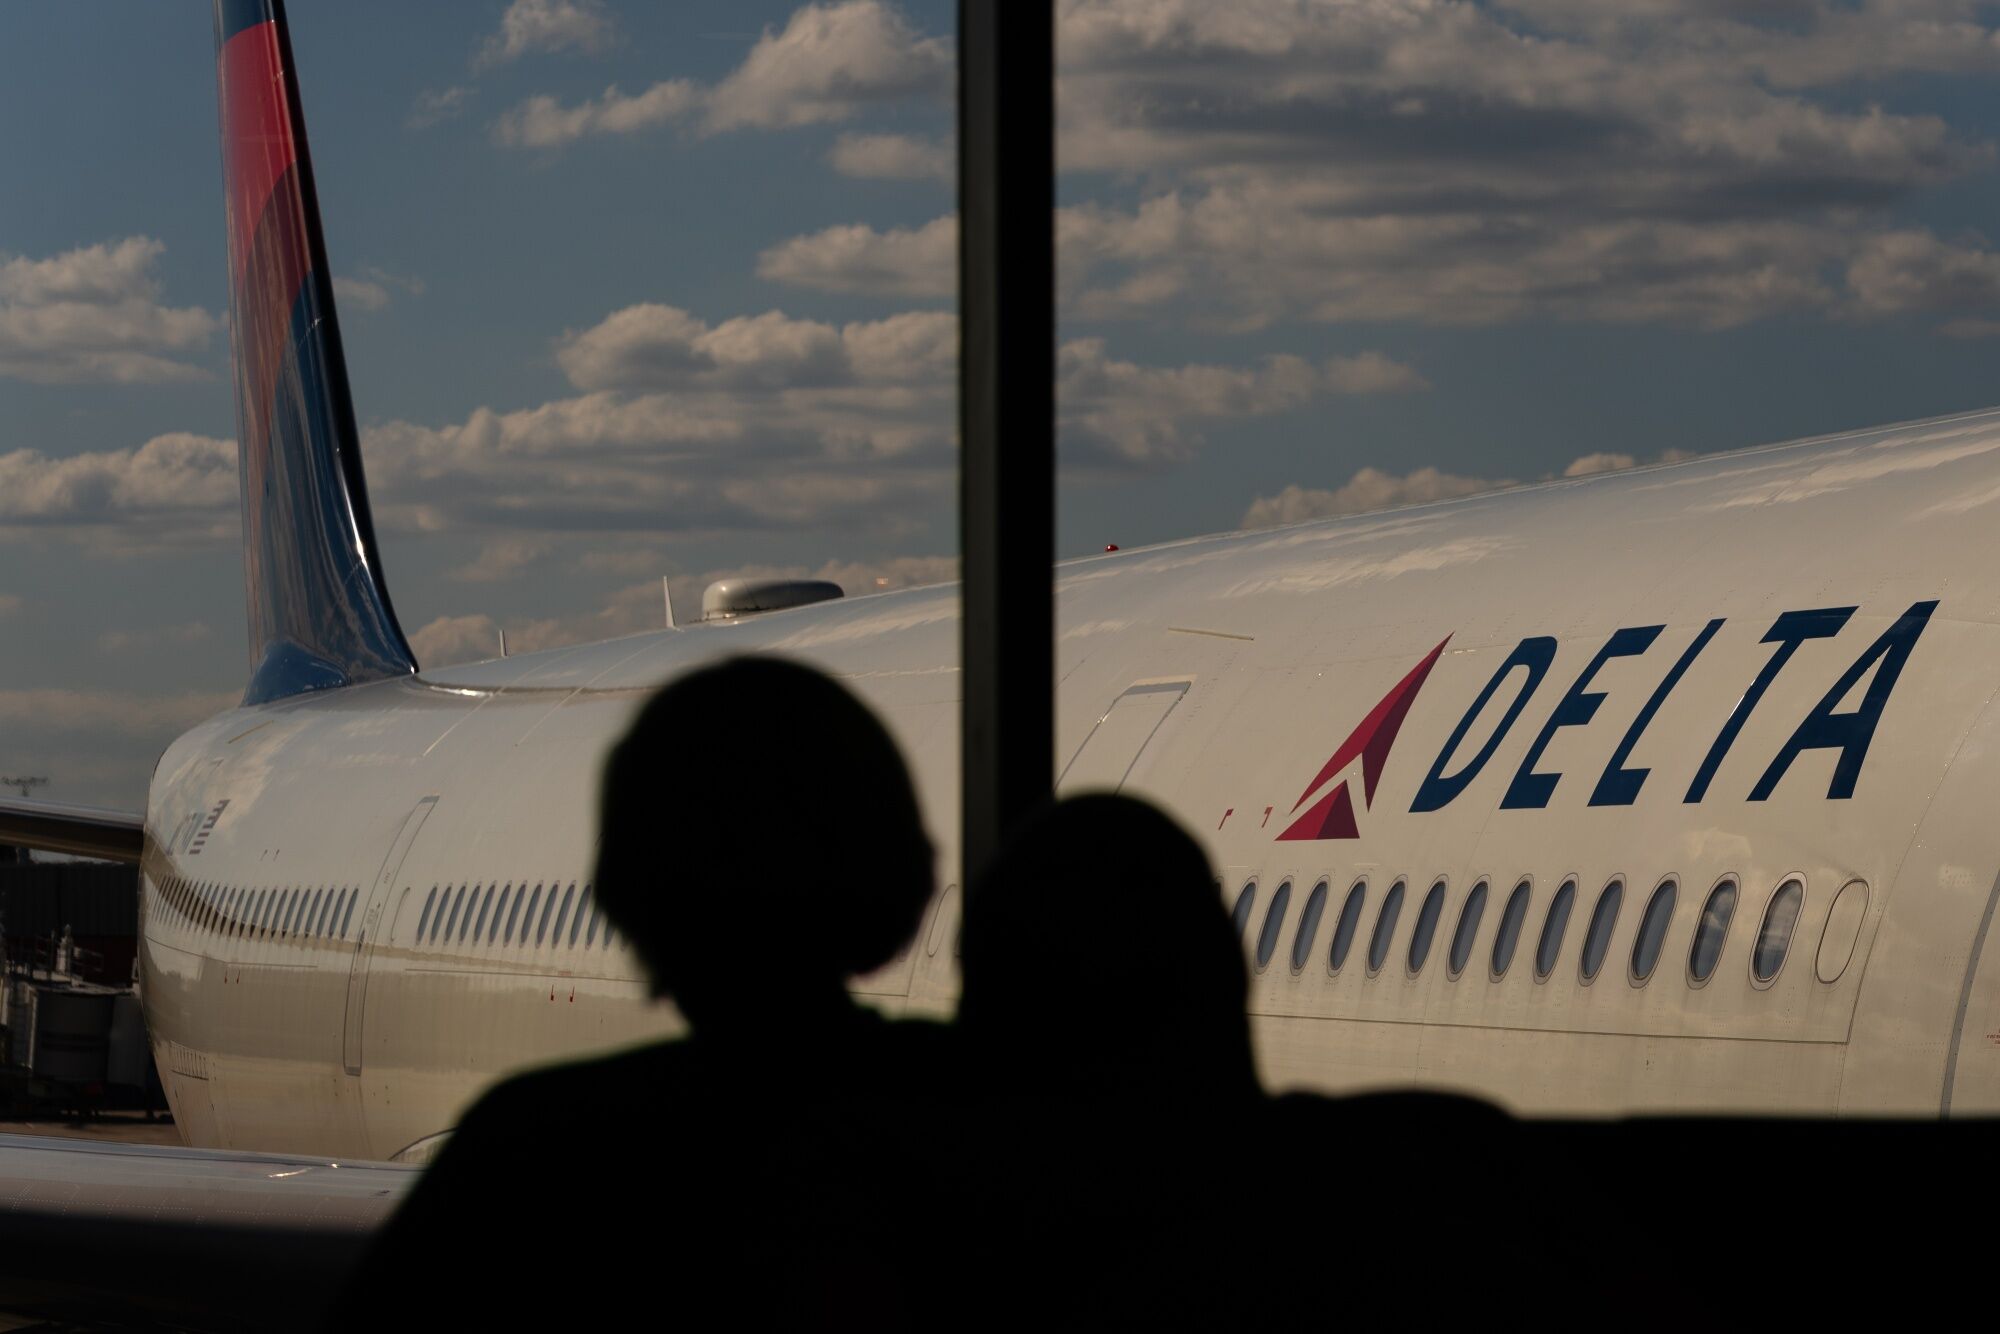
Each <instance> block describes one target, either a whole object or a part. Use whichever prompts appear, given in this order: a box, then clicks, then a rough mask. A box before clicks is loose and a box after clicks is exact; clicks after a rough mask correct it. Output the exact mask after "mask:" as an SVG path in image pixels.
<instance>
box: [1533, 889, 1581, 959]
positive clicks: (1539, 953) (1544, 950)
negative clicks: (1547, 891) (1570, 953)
mask: <svg viewBox="0 0 2000 1334" xmlns="http://www.w3.org/2000/svg"><path fill="white" fill-rule="evenodd" d="M1574 907H1576V881H1574V880H1565V881H1563V883H1562V888H1561V889H1558V890H1557V891H1556V896H1555V897H1554V898H1553V899H1550V900H1549V915H1548V916H1547V917H1546V918H1544V919H1543V920H1542V943H1541V944H1540V945H1539V946H1537V947H1536V949H1535V977H1536V979H1537V980H1545V979H1547V977H1548V975H1549V974H1550V973H1553V972H1554V971H1555V970H1556V960H1557V959H1558V958H1560V957H1561V956H1562V946H1563V937H1564V936H1565V935H1567V934H1568V933H1569V914H1570V909H1572V908H1574Z"/></svg>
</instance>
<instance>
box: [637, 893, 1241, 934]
mask: <svg viewBox="0 0 2000 1334" xmlns="http://www.w3.org/2000/svg"><path fill="white" fill-rule="evenodd" d="M1256 902H1257V882H1256V881H1255V880H1246V881H1244V882H1243V892H1242V893H1241V894H1238V895H1237V896H1236V907H1235V908H1233V909H1232V910H1231V911H1230V914H1229V920H1230V922H1231V923H1232V924H1234V925H1235V927H1236V938H1237V939H1238V940H1241V939H1243V933H1244V932H1245V931H1248V930H1249V929H1250V909H1251V907H1252V906H1253V905H1254V904H1255V903H1256ZM605 944H606V945H607V946H608V945H609V944H610V942H609V941H606V942H605Z"/></svg>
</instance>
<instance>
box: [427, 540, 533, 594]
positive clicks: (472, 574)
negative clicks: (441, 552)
mask: <svg viewBox="0 0 2000 1334" xmlns="http://www.w3.org/2000/svg"><path fill="white" fill-rule="evenodd" d="M548 549H549V544H548V543H547V542H545V541H543V540H541V539H539V538H532V537H498V538H494V539H493V540H491V541H489V542H486V543H483V544H482V545H481V546H480V548H479V555H478V557H477V558H476V559H474V560H471V561H468V562H467V563H466V564H464V565H461V566H459V567H458V568H457V569H455V570H453V571H451V573H450V574H448V575H446V576H445V577H446V578H448V579H455V580H457V581H459V582H460V583H467V584H494V583H504V582H505V581H507V580H509V579H512V578H513V577H514V576H515V575H517V574H519V573H521V571H523V570H525V569H527V568H528V567H529V566H530V565H533V564H534V563H535V562H536V561H537V560H539V559H541V558H542V556H544V555H545V554H547V552H548Z"/></svg>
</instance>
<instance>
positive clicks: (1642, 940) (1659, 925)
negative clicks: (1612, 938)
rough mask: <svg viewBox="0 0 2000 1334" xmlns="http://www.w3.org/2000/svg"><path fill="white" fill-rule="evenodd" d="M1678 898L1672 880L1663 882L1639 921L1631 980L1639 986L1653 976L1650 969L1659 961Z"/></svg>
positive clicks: (1633, 952) (1678, 892)
mask: <svg viewBox="0 0 2000 1334" xmlns="http://www.w3.org/2000/svg"><path fill="white" fill-rule="evenodd" d="M1679 897H1680V888H1679V886H1678V885H1676V884H1675V882H1673V881H1672V880H1662V881H1661V882H1660V887H1659V888H1658V889H1656V890H1654V891H1653V897H1652V898H1650V899H1648V900H1647V901H1646V915H1645V916H1644V917H1641V918H1640V919H1639V934H1638V935H1637V936H1636V937H1635V938H1634V939H1633V941H1632V980H1633V981H1634V982H1637V983H1639V984H1640V985H1641V986H1643V985H1645V983H1646V982H1647V980H1648V979H1650V978H1651V977H1652V976H1653V969H1654V967H1655V966H1656V965H1657V964H1658V963H1659V962H1660V951H1661V950H1662V949H1664V948H1665V947H1666V943H1667V928H1668V927H1669V926H1671V925H1673V920H1674V902H1675V900H1677V899H1678V898H1679Z"/></svg>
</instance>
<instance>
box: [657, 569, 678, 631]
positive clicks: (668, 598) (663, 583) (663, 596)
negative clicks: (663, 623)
mask: <svg viewBox="0 0 2000 1334" xmlns="http://www.w3.org/2000/svg"><path fill="white" fill-rule="evenodd" d="M660 600H661V601H663V602H665V603H666V604H667V629H669V630H676V629H679V628H680V627H678V626H676V625H675V624H674V590H673V588H672V586H671V585H669V584H668V583H667V576H665V575H664V574H663V575H661V576H660Z"/></svg>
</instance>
